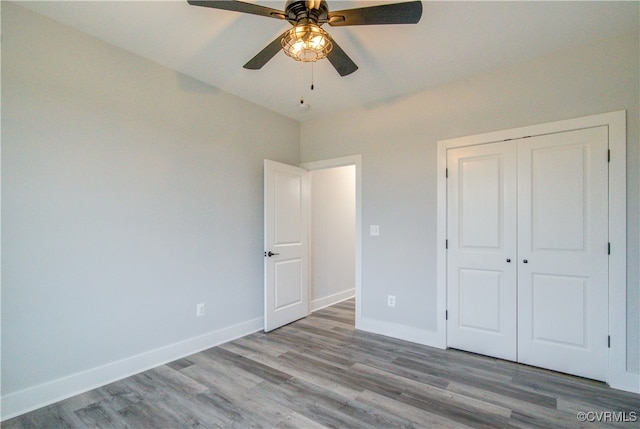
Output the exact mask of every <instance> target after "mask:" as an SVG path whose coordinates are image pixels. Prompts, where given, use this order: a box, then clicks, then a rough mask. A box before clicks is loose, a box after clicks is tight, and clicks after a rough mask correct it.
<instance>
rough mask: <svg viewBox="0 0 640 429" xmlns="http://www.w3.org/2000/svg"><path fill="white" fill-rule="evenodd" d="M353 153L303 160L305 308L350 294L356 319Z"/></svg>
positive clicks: (356, 167) (357, 219)
mask: <svg viewBox="0 0 640 429" xmlns="http://www.w3.org/2000/svg"><path fill="white" fill-rule="evenodd" d="M360 162H361V157H360V156H359V155H356V156H349V157H344V158H337V159H330V160H324V161H318V162H311V163H305V164H302V165H301V166H302V167H303V168H305V169H307V170H308V171H309V196H310V207H309V219H310V222H309V225H310V226H309V243H310V244H309V268H310V269H309V311H310V312H313V311H316V310H319V309H322V308H325V307H328V306H331V305H334V304H336V303H338V302H341V301H345V300H347V299H351V298H355V301H356V304H355V308H356V317H355V325H356V327H357V326H358V322H359V319H360V299H359V297H360V287H361V270H360V266H361V229H362V228H361V225H362V222H361V207H360V206H361V199H360Z"/></svg>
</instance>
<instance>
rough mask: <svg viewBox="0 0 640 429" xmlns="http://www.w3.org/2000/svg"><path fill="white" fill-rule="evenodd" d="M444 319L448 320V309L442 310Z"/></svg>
mask: <svg viewBox="0 0 640 429" xmlns="http://www.w3.org/2000/svg"><path fill="white" fill-rule="evenodd" d="M444 320H449V310H445V311H444Z"/></svg>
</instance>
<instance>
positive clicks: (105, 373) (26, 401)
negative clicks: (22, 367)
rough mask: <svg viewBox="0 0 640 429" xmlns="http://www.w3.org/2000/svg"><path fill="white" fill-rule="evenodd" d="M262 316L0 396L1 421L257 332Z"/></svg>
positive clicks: (262, 322) (260, 328)
mask: <svg viewBox="0 0 640 429" xmlns="http://www.w3.org/2000/svg"><path fill="white" fill-rule="evenodd" d="M263 325H264V319H263V318H262V317H260V318H258V319H253V320H250V321H248V322H244V323H240V324H237V325H234V326H230V327H227V328H223V329H219V330H217V331H213V332H209V333H207V334H204V335H200V336H198V337H194V338H190V339H188V340H185V341H180V342H177V343H174V344H170V345H168V346H165V347H160V348H159V349H155V350H151V351H148V352H145V353H141V354H139V355H136V356H131V357H129V358H126V359H122V360H119V361H116V362H111V363H108V364H106V365H102V366H99V367H97V368H92V369H89V370H87V371H82V372H78V373H76V374H72V375H69V376H67V377H63V378H59V379H57V380H53V381H50V382H47V383H43V384H40V385H37V386H33V387H30V388H27V389H24V390H20V391H18V392H14V393H9V394H7V395H5V396H2V421H4V420H7V419H10V418H13V417H16V416H18V415H20V414H24V413H27V412H29V411H33V410H36V409H38V408H41V407H44V406H47V405H50V404H53V403H55V402H58V401H61V400H63V399H67V398H70V397H72V396H75V395H78V394H80V393H84V392H87V391H89V390H92V389H95V388H97V387H100V386H104V385H106V384H109V383H113V382H114V381H118V380H121V379H123V378H126V377H129V376H131V375H134V374H138V373H140V372H143V371H147V370H149V369H152V368H155V367H158V366H160V365H164V364H166V363H168V362H173V361H174V360H176V359H180V358H183V357H186V356H190V355H192V354H194V353H198V352H200V351H202V350H206V349H208V348H211V347H214V346H217V345H219V344H222V343H226V342H228V341H232V340H235V339H236V338H240V337H243V336H245V335H249V334H252V333H254V332H257V331H261V330H262V328H263Z"/></svg>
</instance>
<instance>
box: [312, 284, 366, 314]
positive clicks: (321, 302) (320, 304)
mask: <svg viewBox="0 0 640 429" xmlns="http://www.w3.org/2000/svg"><path fill="white" fill-rule="evenodd" d="M354 296H356V290H355V289H349V290H345V291H343V292H338V293H334V294H333V295H329V296H325V297H323V298H318V299H314V300H313V301H311V312H312V313H313V312H314V311H318V310H322V309H323V308H327V307H331V306H332V305H335V304H337V303H339V302H342V301H346V300H347V299H351V298H353V297H354Z"/></svg>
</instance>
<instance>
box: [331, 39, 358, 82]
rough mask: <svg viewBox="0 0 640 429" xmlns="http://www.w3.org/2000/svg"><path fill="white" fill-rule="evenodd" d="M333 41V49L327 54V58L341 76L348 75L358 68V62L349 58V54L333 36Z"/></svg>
mask: <svg viewBox="0 0 640 429" xmlns="http://www.w3.org/2000/svg"><path fill="white" fill-rule="evenodd" d="M331 43H333V49H331V52H329V54H328V55H327V59H328V60H329V62H330V63H331V65H332V66H333V67H334V68H335V69H336V71H337V72H338V73H339V74H340V76H347V75H350V74H351V73H353V72H354V71H356V70H358V66H357V65H356V63H354V62H353V61H352V60H351V58H349V55H347V53H346V52H345V51H343V50H342V48H341V47H340V45H338V44H337V43H336V41H335V40H334V39H333V38H331Z"/></svg>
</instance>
